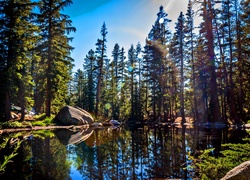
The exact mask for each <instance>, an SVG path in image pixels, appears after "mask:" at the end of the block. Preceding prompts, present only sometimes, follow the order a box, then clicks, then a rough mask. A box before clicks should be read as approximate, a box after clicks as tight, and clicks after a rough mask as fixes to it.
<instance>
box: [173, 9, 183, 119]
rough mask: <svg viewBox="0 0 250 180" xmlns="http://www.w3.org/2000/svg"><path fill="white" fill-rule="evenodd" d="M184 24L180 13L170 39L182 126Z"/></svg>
mask: <svg viewBox="0 0 250 180" xmlns="http://www.w3.org/2000/svg"><path fill="white" fill-rule="evenodd" d="M184 22H185V18H184V15H183V13H182V12H181V13H180V15H179V17H178V22H177V23H176V27H175V33H174V36H173V39H172V43H171V45H172V48H171V49H172V50H171V51H172V52H170V53H171V54H172V58H173V61H175V62H176V64H178V67H179V69H180V85H179V87H180V112H181V117H182V124H184V123H185V112H184V60H185V57H184V43H185V42H184V39H185V35H184Z"/></svg>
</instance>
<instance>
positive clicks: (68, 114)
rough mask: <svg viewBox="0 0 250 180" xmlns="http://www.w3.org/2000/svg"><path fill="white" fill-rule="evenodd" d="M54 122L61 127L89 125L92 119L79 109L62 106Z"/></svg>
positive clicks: (92, 121)
mask: <svg viewBox="0 0 250 180" xmlns="http://www.w3.org/2000/svg"><path fill="white" fill-rule="evenodd" d="M55 122H56V123H57V124H62V125H91V124H93V123H94V119H93V117H92V116H91V115H90V114H89V113H88V112H87V111H85V110H83V109H81V108H78V107H72V106H64V107H63V108H62V109H61V110H60V111H59V112H58V114H57V115H56V117H55Z"/></svg>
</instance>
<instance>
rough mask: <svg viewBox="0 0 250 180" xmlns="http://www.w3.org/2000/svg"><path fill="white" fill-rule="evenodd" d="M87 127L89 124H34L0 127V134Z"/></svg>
mask: <svg viewBox="0 0 250 180" xmlns="http://www.w3.org/2000/svg"><path fill="white" fill-rule="evenodd" d="M84 128H89V125H81V126H74V125H71V126H34V127H25V128H10V129H0V134H6V133H14V132H20V131H36V130H49V129H69V130H79V129H84Z"/></svg>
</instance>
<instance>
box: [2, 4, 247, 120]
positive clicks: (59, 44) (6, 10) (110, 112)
mask: <svg viewBox="0 0 250 180" xmlns="http://www.w3.org/2000/svg"><path fill="white" fill-rule="evenodd" d="M72 3H73V0H38V1H32V0H1V1H0V21H1V22H0V24H1V27H0V84H1V89H0V98H1V101H0V120H1V121H7V120H9V119H11V106H12V105H13V104H14V105H17V106H20V107H21V111H22V117H21V119H22V120H23V119H24V114H25V111H26V110H31V108H33V109H34V110H35V112H36V113H38V114H42V113H45V115H46V116H47V117H50V116H51V115H53V114H56V113H57V112H58V111H59V110H60V109H61V108H62V107H63V106H65V105H71V106H78V107H81V108H83V109H85V110H87V111H88V112H90V113H92V114H94V115H95V116H96V117H104V118H107V119H112V118H113V119H119V120H124V121H130V122H136V123H137V122H142V121H145V120H153V121H156V120H161V121H162V122H173V121H174V120H175V119H176V118H177V117H181V119H182V123H184V122H185V117H192V119H193V122H194V123H195V124H200V123H206V122H212V123H215V122H219V123H234V124H242V123H246V122H247V121H248V120H249V119H250V111H249V110H250V103H249V102H250V83H249V79H250V46H249V42H250V1H249V0H221V1H215V0H188V6H187V10H186V12H181V13H180V14H179V17H178V19H176V20H172V19H169V18H168V14H167V12H165V10H164V8H163V6H161V7H159V11H158V13H157V14H156V15H155V14H152V16H155V17H156V20H155V22H152V29H151V30H150V31H149V32H148V35H147V37H145V42H143V45H142V44H141V43H138V44H131V47H130V48H129V49H124V48H123V47H121V46H120V45H119V44H118V43H117V44H115V45H114V47H113V49H112V53H111V54H112V55H111V57H108V55H107V54H108V53H107V41H108V39H107V34H108V26H107V25H106V23H105V22H104V23H103V24H102V25H100V34H99V38H98V39H97V40H96V44H95V47H96V48H95V49H90V50H89V51H88V53H87V54H86V56H85V57H79V59H83V67H82V68H80V69H78V70H77V71H76V72H73V67H74V59H72V57H71V52H72V51H73V49H74V47H72V46H71V45H70V42H71V41H72V40H73V38H72V37H70V34H71V33H73V32H75V31H76V28H75V27H73V26H72V21H71V19H70V17H69V16H68V15H67V14H64V13H63V10H64V9H65V8H67V7H68V6H70V5H71V4H72ZM197 19H199V20H200V23H199V25H198V26H196V25H195V23H194V22H195V21H196V20H197ZM171 21H175V29H174V32H171V30H170V28H169V23H170V22H171Z"/></svg>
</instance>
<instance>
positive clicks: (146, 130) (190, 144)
mask: <svg viewBox="0 0 250 180" xmlns="http://www.w3.org/2000/svg"><path fill="white" fill-rule="evenodd" d="M8 136H10V135H8ZM11 136H17V135H16V134H12V135H11ZM18 136H19V137H20V136H22V137H23V136H25V135H24V134H22V135H18ZM245 136H246V132H245V131H236V130H235V131H233V130H230V131H229V130H215V129H214V130H210V129H207V130H205V129H202V130H201V129H197V128H192V129H188V128H180V129H179V128H174V127H170V128H169V127H165V126H164V127H159V126H153V127H148V126H142V127H137V128H131V129H127V128H125V127H123V128H117V129H112V128H105V129H98V130H93V129H90V128H89V129H82V130H80V131H69V130H58V131H55V132H54V133H52V132H48V131H46V132H37V131H36V132H33V133H30V134H29V138H27V139H25V140H23V142H22V144H21V147H20V148H19V149H18V155H17V156H16V157H14V158H13V159H12V162H10V163H9V164H8V166H7V168H6V171H5V173H4V174H1V175H0V179H53V180H57V179H60V180H63V179H150V178H181V179H192V176H193V174H194V172H192V170H191V169H190V168H188V165H189V164H190V161H189V160H188V157H187V154H188V152H190V153H192V154H195V153H197V152H198V150H200V149H207V148H211V147H213V148H215V152H214V153H215V154H216V153H217V152H219V150H220V148H221V144H222V143H227V142H233V143H236V142H241V141H242V138H243V137H245ZM1 138H5V137H4V136H2V137H1ZM7 151H9V152H7ZM6 153H7V154H8V153H9V154H10V153H11V147H8V149H7V150H6V149H5V148H4V149H1V159H0V161H1V162H3V161H2V160H3V155H5V156H6V155H7V154H6Z"/></svg>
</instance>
